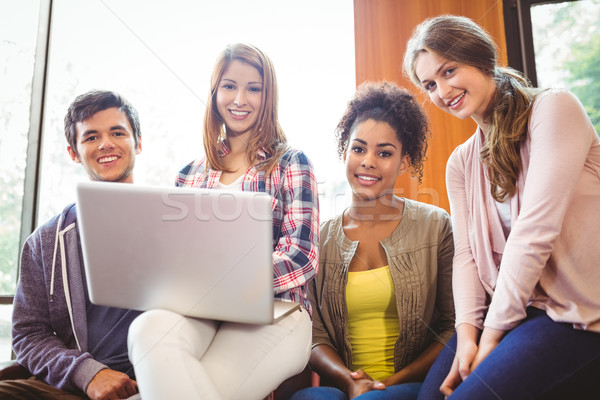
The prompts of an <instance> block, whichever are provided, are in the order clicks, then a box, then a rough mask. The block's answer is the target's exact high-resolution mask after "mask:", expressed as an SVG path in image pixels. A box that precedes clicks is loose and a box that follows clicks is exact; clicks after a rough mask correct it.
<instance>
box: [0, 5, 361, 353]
mask: <svg viewBox="0 0 600 400" xmlns="http://www.w3.org/2000/svg"><path fill="white" fill-rule="evenodd" d="M23 3H25V4H23ZM30 3H31V4H30ZM38 3H39V0H38V2H33V1H23V2H19V6H20V7H23V8H25V9H27V10H29V13H26V12H25V11H24V12H23V15H22V19H23V20H24V21H20V22H19V21H16V16H15V12H14V8H15V6H14V4H13V2H11V6H10V10H5V12H3V13H1V15H2V16H0V19H2V21H4V20H6V21H9V22H11V24H9V25H7V24H5V23H2V24H1V25H0V32H2V36H1V39H2V41H3V42H2V43H3V44H2V46H4V45H5V44H4V41H5V40H7V41H9V42H10V41H15V40H14V39H10V37H9V36H6V35H5V33H4V32H5V31H6V32H7V35H8V34H9V33H11V34H12V33H13V32H12V30H11V27H12V26H18V27H19V29H21V30H22V29H26V28H27V27H29V29H30V30H31V33H30V35H32V36H31V39H30V40H29V42H28V43H29V44H28V46H29V52H30V53H29V54H30V55H29V56H25V55H22V57H24V58H26V59H28V60H29V62H30V63H31V65H29V67H28V68H29V70H27V69H26V68H25V66H23V65H21V66H20V67H18V69H19V72H20V73H22V74H25V72H27V71H29V72H28V73H29V75H28V78H27V76H26V77H24V78H23V79H24V83H23V84H21V86H20V87H19V88H16V89H15V90H14V92H15V94H17V95H19V96H21V98H22V100H20V101H21V103H20V104H22V111H20V112H21V113H22V116H21V117H19V118H11V119H10V123H11V124H14V123H16V121H19V122H22V121H25V122H27V121H28V110H29V105H28V103H27V101H28V98H29V92H28V90H29V91H31V85H30V86H27V82H30V81H31V75H32V71H33V54H34V51H35V34H36V32H37V27H38V21H37V15H38V8H39V4H38ZM41 3H42V7H41V8H42V9H44V7H47V8H50V7H51V8H52V10H51V11H52V12H51V16H52V18H51V28H50V31H48V30H46V32H45V38H48V37H49V38H50V42H49V45H48V46H49V47H48V49H49V50H48V60H49V61H48V63H47V64H45V65H46V67H47V72H46V82H47V84H46V85H44V86H43V88H42V89H40V90H39V92H38V93H34V96H35V95H38V96H40V98H42V97H43V120H42V121H41V122H42V129H41V130H40V131H41V136H42V139H43V144H42V145H41V148H40V152H41V157H40V158H41V166H40V168H39V170H40V171H41V172H40V178H39V183H37V182H30V185H32V187H33V188H34V189H35V190H34V191H33V193H32V194H31V195H29V196H28V195H25V199H24V204H25V205H26V206H27V207H29V208H31V209H32V210H35V211H36V213H34V217H36V218H35V221H34V222H33V223H32V225H33V226H37V225H40V224H42V223H43V222H45V221H46V220H47V219H49V218H50V217H52V216H54V215H55V214H57V213H59V212H60V211H61V210H62V209H63V208H64V206H65V205H67V204H68V203H71V202H73V201H74V199H75V190H74V189H75V184H76V182H78V181H80V180H87V176H86V175H85V173H84V171H83V169H82V168H81V166H80V165H78V164H74V163H73V162H72V161H71V159H70V158H69V156H68V154H67V151H66V146H67V143H66V140H65V138H64V132H63V117H64V115H65V113H66V110H67V107H68V105H69V104H70V102H71V101H72V100H73V99H74V98H75V96H77V95H78V94H81V93H83V92H86V91H88V90H90V89H109V90H115V91H117V92H119V93H121V94H122V95H123V96H124V97H126V98H127V99H128V100H129V101H130V102H131V103H132V104H133V105H134V106H135V107H136V109H137V110H138V112H139V114H140V120H141V127H142V137H143V151H142V153H141V154H140V155H139V156H138V158H137V165H136V172H135V177H136V183H141V184H151V185H172V184H173V180H174V177H175V174H176V172H177V171H179V169H180V168H182V167H183V166H184V165H185V164H187V163H188V162H190V161H191V160H193V159H195V158H198V157H200V156H201V155H202V152H203V147H202V119H203V114H204V107H205V106H204V103H205V101H206V97H207V94H208V84H209V79H210V73H211V70H212V67H213V64H214V61H215V59H216V57H217V55H218V53H219V52H220V51H221V50H222V49H223V48H224V47H225V46H226V45H227V44H229V43H234V42H248V43H252V44H254V45H256V46H258V47H259V48H261V49H262V50H263V51H265V52H266V53H267V54H268V55H269V56H270V58H271V59H272V60H273V63H274V65H275V70H276V72H277V77H278V82H279V100H280V101H279V112H280V122H281V125H282V127H283V129H284V131H285V132H286V134H287V136H288V139H289V141H290V144H291V145H292V146H293V147H296V148H299V149H302V150H304V151H305V152H306V154H307V155H308V156H309V158H310V159H311V160H312V162H313V164H314V167H315V173H316V176H317V179H318V182H319V191H320V200H321V212H322V218H323V219H326V218H327V217H328V216H330V215H333V214H335V213H338V212H340V211H341V207H343V206H344V204H343V203H344V201H343V200H344V193H345V182H346V179H345V174H344V172H343V166H342V163H341V162H340V161H339V160H338V159H337V152H336V144H335V140H334V134H333V132H334V129H335V126H336V124H337V122H338V120H339V118H340V117H341V115H342V114H343V112H344V110H345V107H346V104H347V102H348V101H349V100H350V98H351V97H352V95H353V93H354V90H355V71H354V32H353V30H354V18H353V4H352V2H348V1H344V0H335V1H328V2H321V1H318V0H308V1H304V2H295V3H290V2H280V1H277V0H257V1H253V2H247V1H241V0H228V1H223V2H208V1H206V2H204V1H203V2H199V1H194V0H173V1H170V2H164V1H157V0H152V1H148V0H131V1H127V2H123V1H119V0H100V1H95V2H81V1H78V0H53V1H52V2H50V1H49V0H41ZM27 4H29V5H28V6H26V5H27ZM36 4H37V5H36ZM1 7H7V8H8V6H0V12H1V11H2V10H1ZM27 7H29V8H27ZM9 11H10V12H9ZM40 21H41V19H40ZM5 37H6V39H5ZM5 54H6V53H5V52H4V50H3V51H2V56H1V57H5ZM3 61H4V60H3ZM37 61H40V60H37ZM43 61H44V60H41V62H43ZM5 63H6V65H12V64H11V63H12V61H10V60H6V61H5ZM3 65H4V64H3ZM14 68H15V69H17V67H16V66H15V67H14ZM1 79H7V77H6V76H3V78H1ZM10 79H11V80H15V78H13V77H12V75H11V78H10ZM27 79H28V80H27ZM11 83H12V82H11ZM15 84H16V82H15ZM2 87H4V85H2ZM34 92H35V90H34ZM42 94H43V96H42ZM1 96H4V94H1ZM1 101H2V103H1V104H2V105H3V110H4V108H5V107H6V106H7V105H11V104H12V102H14V101H15V100H12V99H6V100H5V99H4V97H2V100H1ZM5 115H7V114H5V113H3V114H2V116H0V121H4V119H3V117H4V116H5ZM3 123H5V124H8V123H9V122H8V119H6V122H3ZM6 126H8V125H6ZM27 130H28V127H27V126H21V127H12V126H11V127H10V131H9V130H6V132H9V133H8V134H7V135H9V136H15V135H17V134H21V135H22V136H23V137H24V139H23V140H25V142H24V143H23V142H19V143H20V144H19V145H18V146H20V147H15V148H14V149H12V150H10V151H9V150H8V149H6V150H5V147H4V140H5V139H4V136H2V137H0V140H1V141H2V142H0V151H1V152H2V153H1V154H0V162H2V163H3V164H2V171H1V172H0V174H1V175H0V179H1V180H2V181H3V183H2V184H3V189H4V185H5V183H4V181H5V180H6V179H8V178H7V177H8V176H11V177H14V180H15V181H14V182H13V181H11V182H8V181H7V182H6V185H7V186H6V187H7V188H10V190H11V191H14V192H15V193H16V194H15V196H17V197H16V198H15V201H14V204H15V206H14V207H13V208H12V209H11V211H10V212H7V213H6V214H5V215H11V216H13V217H14V219H15V221H16V222H15V223H16V224H18V223H19V215H20V214H21V210H20V208H18V207H20V204H21V198H22V197H23V194H22V192H23V190H21V189H20V187H22V186H23V181H25V182H28V180H27V179H25V180H24V178H23V177H24V176H25V175H26V173H24V172H23V168H24V167H25V158H24V156H23V155H24V154H25V153H26V150H25V148H24V146H26V144H27V140H26V139H27ZM2 135H4V133H3V134H2ZM15 146H16V145H15ZM5 151H6V152H8V154H9V155H10V156H11V157H12V156H15V157H17V156H23V158H22V159H19V160H18V161H14V160H13V159H10V160H9V159H8V158H5V157H4V152H5ZM5 162H6V164H4V163H5ZM28 162H29V161H28ZM15 165H17V167H18V168H15ZM5 168H6V172H5ZM19 168H20V169H19ZM9 174H10V175H9ZM4 192H5V191H4V190H3V192H2V196H4ZM36 195H37V197H36ZM18 196H20V197H18ZM38 198H39V200H37V199H38ZM38 202H39V207H38V206H37V203H38ZM0 207H4V202H3V203H1V204H0ZM3 209H4V208H0V210H3ZM0 218H6V217H3V216H1V215H0ZM0 229H5V225H4V220H2V224H0ZM11 229H12V231H10V232H8V231H6V234H5V231H0V235H5V236H2V237H3V238H4V237H6V238H8V239H7V240H9V241H12V246H13V247H12V248H11V250H10V251H11V252H12V253H11V254H12V257H13V259H12V260H13V261H12V264H10V266H7V267H6V269H7V271H9V272H6V273H7V274H10V275H6V281H7V282H8V286H7V289H6V291H5V292H6V294H8V295H10V296H12V294H13V293H14V283H15V280H16V263H17V257H18V253H19V248H20V245H19V244H18V238H19V233H18V232H19V227H18V225H17V226H16V227H14V228H11ZM22 240H23V239H22ZM3 243H4V242H2V244H1V245H2V246H4V244H3ZM4 265H5V264H4V263H3V264H2V267H3V268H4ZM4 273H5V272H2V274H4ZM4 277H5V275H0V283H1V282H4V280H3V279H4ZM9 302H10V301H9ZM9 314H10V313H9ZM9 316H10V315H9ZM6 325H7V327H8V328H7V332H8V333H7V334H5V335H4V336H3V337H4V338H5V342H6V343H9V340H10V339H9V336H8V335H9V329H10V321H9V319H8V320H7V321H6ZM2 326H3V325H2ZM2 326H0V329H2ZM0 335H2V332H0ZM3 343H4V342H0V346H2V344H3ZM8 358H9V350H8V347H6V348H2V347H0V360H2V359H8Z"/></svg>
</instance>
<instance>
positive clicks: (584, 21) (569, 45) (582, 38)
mask: <svg viewBox="0 0 600 400" xmlns="http://www.w3.org/2000/svg"><path fill="white" fill-rule="evenodd" d="M531 21H532V31H533V43H534V48H535V64H536V73H537V79H538V86H539V87H544V88H547V87H564V88H568V89H569V90H571V91H572V92H573V93H574V94H575V95H576V96H577V97H579V99H580V100H581V102H582V103H583V105H584V106H585V108H586V111H587V112H588V114H589V115H590V118H591V119H592V123H594V126H595V127H596V131H597V132H600V94H599V93H600V68H598V60H600V0H579V1H570V2H562V3H554V4H541V5H535V6H532V7H531Z"/></svg>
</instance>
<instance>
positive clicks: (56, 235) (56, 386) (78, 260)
mask: <svg viewBox="0 0 600 400" xmlns="http://www.w3.org/2000/svg"><path fill="white" fill-rule="evenodd" d="M65 136H66V138H67V142H68V146H67V151H68V153H69V155H70V156H71V158H72V159H73V161H74V162H76V163H80V164H81V165H83V168H84V169H85V170H86V172H87V173H88V175H89V177H90V179H91V180H93V181H108V182H127V183H132V182H133V167H134V164H135V158H136V155H137V154H139V153H140V152H141V150H142V142H141V132H140V123H139V119H138V114H137V112H136V110H135V109H134V108H133V107H132V106H131V104H129V103H128V102H127V101H126V100H125V99H124V98H123V97H121V96H120V95H118V94H116V93H114V92H108V91H92V92H88V93H85V94H83V95H81V96H79V97H77V98H76V99H75V100H74V101H73V103H72V104H71V105H70V106H69V109H68V111H67V115H66V116H65ZM80 249H81V245H80V240H79V233H78V228H77V210H76V207H75V205H74V204H70V205H68V206H67V207H66V208H65V209H64V210H63V212H62V213H61V214H59V215H57V216H55V217H54V218H52V219H51V220H50V221H48V222H46V223H45V224H44V225H42V226H41V227H39V228H38V229H36V231H35V232H34V233H33V234H32V235H31V236H30V237H29V238H28V239H27V242H26V243H25V245H24V247H23V252H22V254H21V273H20V277H19V283H18V286H17V291H16V294H15V301H14V311H13V329H12V336H13V349H14V351H15V354H16V355H17V361H18V362H19V363H20V364H21V365H23V366H24V367H26V368H27V369H28V370H29V371H30V372H31V373H32V374H33V375H34V376H33V377H32V378H31V379H28V380H14V381H3V382H0V397H2V398H4V397H3V396H2V395H8V396H9V397H10V398H15V399H62V400H74V399H88V398H91V399H94V400H95V399H126V398H129V397H131V396H136V395H137V393H138V389H137V383H136V381H135V380H134V379H135V378H134V376H133V367H132V365H131V363H130V362H129V358H128V356H127V341H126V340H127V331H128V329H129V324H130V323H131V321H133V319H134V318H135V317H136V316H137V315H138V314H139V312H137V311H133V310H125V309H118V308H112V307H103V306H97V305H94V304H92V303H91V302H90V300H89V296H88V293H87V287H86V283H85V271H84V266H83V259H82V255H81V253H80ZM107 251H110V249H107Z"/></svg>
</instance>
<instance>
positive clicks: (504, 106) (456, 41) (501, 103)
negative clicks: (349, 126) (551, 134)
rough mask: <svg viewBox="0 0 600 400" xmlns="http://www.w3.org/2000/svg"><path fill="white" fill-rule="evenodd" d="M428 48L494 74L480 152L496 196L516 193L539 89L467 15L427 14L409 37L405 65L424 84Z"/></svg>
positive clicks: (502, 198) (450, 58) (413, 80)
mask: <svg viewBox="0 0 600 400" xmlns="http://www.w3.org/2000/svg"><path fill="white" fill-rule="evenodd" d="M423 52H429V53H434V54H437V55H439V56H441V57H443V58H445V59H447V60H449V61H453V62H457V63H459V64H463V65H468V66H472V67H475V68H477V69H479V70H480V71H481V72H482V73H483V74H485V75H487V76H489V77H491V78H492V79H494V81H495V83H496V92H495V94H494V99H493V100H492V102H491V103H490V105H489V108H488V109H487V111H486V112H485V114H484V116H483V117H484V120H485V121H486V122H488V123H489V125H490V129H489V132H488V133H487V135H486V136H485V140H484V145H483V147H482V149H481V153H480V155H479V156H480V159H481V161H482V163H483V164H484V165H485V166H486V175H487V177H488V179H489V181H490V184H491V194H492V196H493V198H494V199H495V200H498V201H503V200H505V199H506V198H509V197H511V196H513V195H514V194H515V192H516V190H517V189H516V182H517V179H518V177H519V173H520V171H521V152H520V149H521V144H522V143H523V142H524V141H525V139H526V138H527V128H528V127H527V124H528V121H529V116H530V114H531V106H532V104H533V102H534V100H535V97H536V95H537V93H538V92H539V90H538V89H536V88H533V87H532V86H531V84H530V83H529V81H528V80H527V79H526V78H525V77H523V75H521V73H520V72H518V71H516V70H514V69H512V68H506V67H500V66H498V51H497V49H496V45H495V43H494V41H493V40H492V38H491V37H490V36H489V35H488V34H487V32H485V31H484V30H483V29H482V28H481V27H480V26H479V25H477V24H476V23H475V22H473V21H472V20H470V19H469V18H466V17H459V16H454V15H442V16H438V17H435V18H430V19H427V20H425V21H423V22H422V23H421V24H419V25H418V26H417V27H416V28H415V30H414V32H413V34H412V36H411V38H410V39H409V41H408V43H407V48H406V53H405V54H404V62H403V70H404V73H405V74H406V75H407V76H408V77H409V78H410V80H411V81H412V82H413V83H414V84H415V86H417V87H418V88H420V89H422V90H424V88H423V86H422V84H421V82H420V80H419V78H418V77H417V75H416V72H415V63H416V60H417V58H418V57H419V55H420V54H421V53H423Z"/></svg>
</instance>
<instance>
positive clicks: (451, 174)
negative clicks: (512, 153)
mask: <svg viewBox="0 0 600 400" xmlns="http://www.w3.org/2000/svg"><path fill="white" fill-rule="evenodd" d="M471 140H472V139H471ZM463 146H464V145H463ZM464 151H466V150H465V149H462V148H461V147H458V148H457V149H456V150H454V152H453V153H452V155H451V156H450V158H449V159H448V164H447V167H446V186H447V188H448V199H449V200H450V211H451V215H452V235H453V238H454V259H453V269H452V292H453V295H454V306H455V310H456V326H458V325H460V324H462V323H467V324H470V325H473V326H476V327H478V328H480V329H482V328H483V320H484V315H485V311H486V309H487V304H486V303H487V293H486V291H485V289H484V288H483V286H482V284H481V281H480V280H479V273H478V270H477V265H476V264H475V260H474V258H473V252H472V250H471V243H470V241H469V228H468V221H469V218H470V216H469V213H470V210H469V208H468V202H467V190H466V182H465V165H464V160H463V158H462V157H463V152H464ZM477 157H478V155H477Z"/></svg>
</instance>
